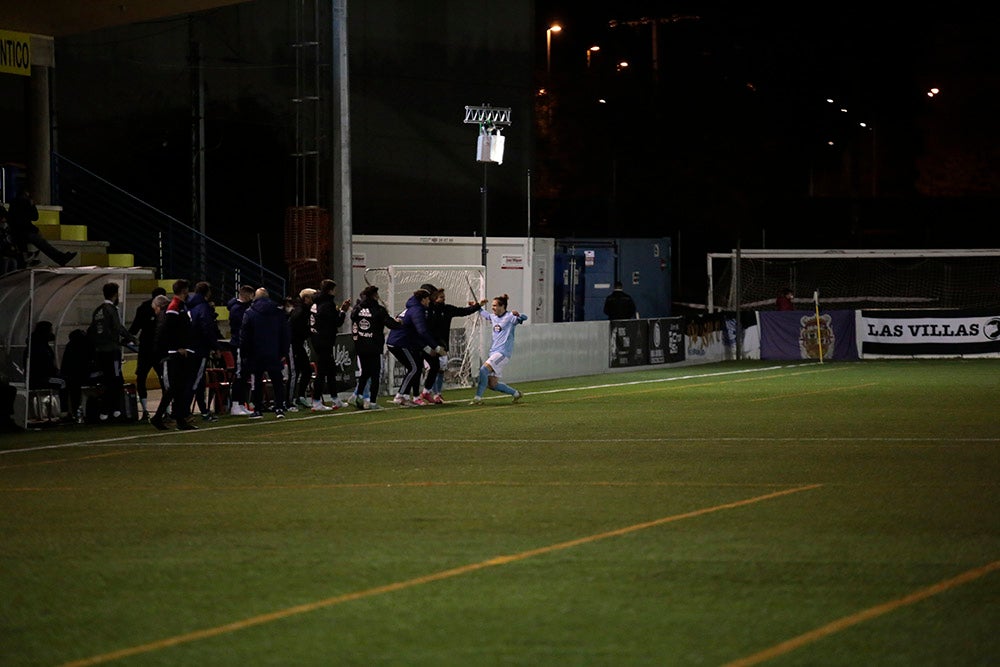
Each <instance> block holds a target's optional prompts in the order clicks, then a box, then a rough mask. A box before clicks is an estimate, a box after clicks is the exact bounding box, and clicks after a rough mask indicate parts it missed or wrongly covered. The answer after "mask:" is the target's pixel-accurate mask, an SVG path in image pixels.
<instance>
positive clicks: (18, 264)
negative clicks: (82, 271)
mask: <svg viewBox="0 0 1000 667" xmlns="http://www.w3.org/2000/svg"><path fill="white" fill-rule="evenodd" d="M9 206H10V208H9V209H8V208H6V207H4V206H3V205H2V204H0V276H2V275H4V274H6V273H11V272H12V271H16V270H18V269H24V268H28V267H31V266H37V265H38V264H40V263H41V260H39V259H38V253H39V252H41V253H42V254H44V255H45V256H46V257H48V258H49V259H51V260H52V261H53V262H55V263H56V264H58V265H59V266H66V265H67V264H68V263H69V262H70V260H72V259H73V258H74V257H76V253H75V252H60V251H59V250H58V249H57V248H55V247H53V246H52V244H51V243H49V242H48V240H46V239H45V237H44V236H42V233H41V231H40V230H39V229H38V226H37V225H35V221H36V220H38V207H37V206H35V202H34V201H33V200H32V199H31V193H30V192H28V191H27V190H22V191H21V192H19V193H18V194H17V196H15V197H14V199H12V200H11V202H10V205H9ZM29 245H32V246H34V247H35V249H34V250H29V249H28V246H29Z"/></svg>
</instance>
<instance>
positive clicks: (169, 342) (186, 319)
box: [149, 279, 198, 431]
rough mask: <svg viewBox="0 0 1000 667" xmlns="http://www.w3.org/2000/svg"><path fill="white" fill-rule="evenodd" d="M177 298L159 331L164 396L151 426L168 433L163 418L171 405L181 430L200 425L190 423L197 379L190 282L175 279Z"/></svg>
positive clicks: (161, 323)
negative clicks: (192, 399)
mask: <svg viewBox="0 0 1000 667" xmlns="http://www.w3.org/2000/svg"><path fill="white" fill-rule="evenodd" d="M173 289H174V298H173V299H171V301H170V304H169V305H168V306H167V309H166V311H165V312H164V315H163V319H162V321H161V322H160V325H159V329H158V330H157V332H156V345H157V347H158V348H159V351H158V354H160V355H162V359H163V362H162V363H163V373H162V375H161V377H162V378H163V396H162V397H161V398H160V404H159V405H158V406H157V408H156V414H154V415H153V416H152V417H151V418H150V420H149V423H150V424H152V425H153V426H155V427H156V428H158V429H160V430H161V431H162V430H166V428H167V426H166V424H165V423H164V421H163V419H164V417H165V416H166V414H167V408H168V407H170V406H172V412H173V416H174V419H175V420H176V421H177V430H178V431H190V430H197V428H198V427H197V426H195V425H194V424H192V423H190V422H189V421H188V417H190V416H191V394H192V393H193V391H192V380H193V379H194V367H193V365H192V361H193V360H194V350H193V349H192V347H191V346H192V342H191V338H192V336H193V334H192V328H191V316H190V315H189V314H188V311H187V297H188V292H189V291H190V288H189V287H188V281H186V280H183V279H181V280H176V281H174V285H173Z"/></svg>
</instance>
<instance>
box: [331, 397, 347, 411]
mask: <svg viewBox="0 0 1000 667" xmlns="http://www.w3.org/2000/svg"><path fill="white" fill-rule="evenodd" d="M330 403H331V405H332V406H333V409H334V410H336V409H337V408H342V407H344V402H343V401H342V400H340V396H334V397H333V399H332V400H331V401H330Z"/></svg>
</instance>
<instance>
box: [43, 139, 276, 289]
mask: <svg viewBox="0 0 1000 667" xmlns="http://www.w3.org/2000/svg"><path fill="white" fill-rule="evenodd" d="M52 158H53V181H54V184H55V203H57V204H58V205H60V206H61V207H62V209H63V212H62V215H61V219H62V222H64V223H67V224H76V225H86V226H87V232H88V236H90V237H91V238H94V239H101V240H106V241H109V242H111V243H113V244H115V245H120V246H121V247H123V248H126V249H127V252H129V253H131V254H132V255H133V256H134V257H135V263H136V265H137V266H144V267H150V268H153V269H154V270H155V272H156V275H157V277H158V278H161V279H169V278H186V279H188V280H193V281H198V280H206V281H208V282H210V283H212V286H213V288H214V289H213V291H214V292H215V293H216V294H220V295H221V294H230V293H235V290H236V288H237V287H238V286H239V285H240V284H242V283H252V284H258V285H261V286H263V287H266V288H267V290H268V291H269V292H270V293H271V296H272V298H275V299H281V298H283V297H284V296H285V290H286V285H285V278H284V277H282V276H280V275H278V274H277V273H275V272H273V271H271V270H269V269H267V268H265V267H264V266H263V265H261V263H260V262H257V261H254V260H252V259H250V258H248V257H245V256H243V255H241V254H239V253H237V252H235V251H234V250H232V249H230V248H228V247H227V246H225V245H223V244H222V243H219V242H218V241H215V240H214V239H212V238H210V237H208V236H206V235H204V234H202V233H201V232H199V231H198V230H197V229H194V228H193V227H191V226H189V225H187V224H185V223H183V222H181V221H180V220H178V219H176V218H174V217H172V216H170V215H169V214H167V213H164V212H163V211H160V210H159V209H157V208H154V207H153V206H150V205H149V204H147V203H146V202H144V201H142V200H140V199H138V198H137V197H135V196H133V195H131V194H129V193H128V192H126V191H125V190H123V189H121V188H119V187H118V186H116V185H114V184H113V183H110V182H108V181H107V180H105V179H103V178H101V177H100V176H98V175H96V174H94V173H93V172H91V171H89V170H87V169H86V168H84V167H82V166H80V165H79V164H77V163H75V162H73V161H72V160H70V159H68V158H66V157H64V156H62V155H58V154H53V156H52Z"/></svg>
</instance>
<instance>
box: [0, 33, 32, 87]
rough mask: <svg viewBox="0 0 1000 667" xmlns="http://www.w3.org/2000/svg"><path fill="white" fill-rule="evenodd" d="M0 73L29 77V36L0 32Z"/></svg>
mask: <svg viewBox="0 0 1000 667" xmlns="http://www.w3.org/2000/svg"><path fill="white" fill-rule="evenodd" d="M0 73H2V74H20V75H21V76H31V35H29V34H27V33H24V32H10V31H9V30H0Z"/></svg>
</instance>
